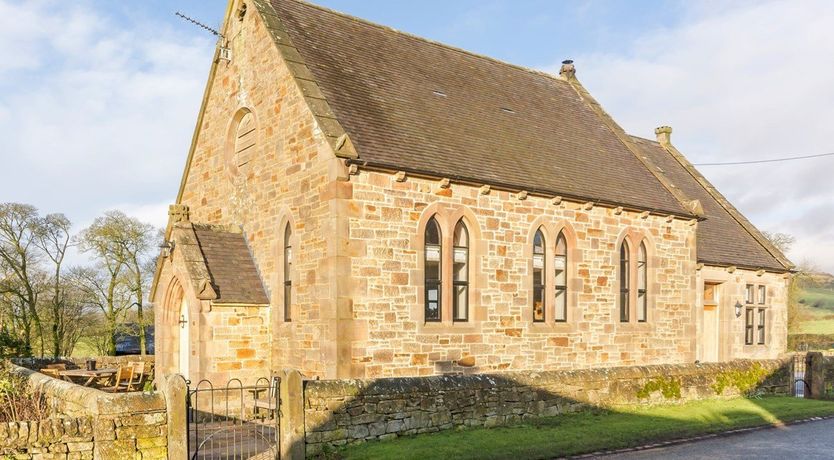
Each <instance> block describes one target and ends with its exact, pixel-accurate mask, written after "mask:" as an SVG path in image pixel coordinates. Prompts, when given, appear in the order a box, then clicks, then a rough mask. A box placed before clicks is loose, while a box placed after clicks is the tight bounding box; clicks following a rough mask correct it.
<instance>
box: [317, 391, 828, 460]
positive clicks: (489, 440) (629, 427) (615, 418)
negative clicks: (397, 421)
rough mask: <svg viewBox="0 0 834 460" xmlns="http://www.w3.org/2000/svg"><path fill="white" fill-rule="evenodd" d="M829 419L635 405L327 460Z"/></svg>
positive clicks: (550, 449) (561, 446) (533, 448)
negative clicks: (805, 419)
mask: <svg viewBox="0 0 834 460" xmlns="http://www.w3.org/2000/svg"><path fill="white" fill-rule="evenodd" d="M828 415H834V402H832V401H819V400H808V399H798V398H792V397H766V398H761V399H743V398H737V399H731V400H707V401H697V402H691V403H688V404H683V405H663V406H651V407H646V406H641V407H628V408H622V409H618V410H617V411H599V410H598V411H593V412H581V413H576V414H568V415H562V416H558V417H548V418H542V419H537V420H533V421H530V422H528V423H526V424H524V425H518V426H513V427H504V428H490V429H486V428H473V429H466V430H449V431H445V432H440V433H432V434H421V435H416V436H408V437H402V438H398V439H395V440H391V441H374V442H368V443H365V444H359V445H355V446H350V447H347V448H345V449H343V450H340V451H338V452H332V455H330V456H329V457H330V458H345V459H377V458H396V459H398V460H406V459H426V458H447V459H452V458H454V459H504V458H508V459H520V458H531V459H533V458H553V457H558V456H567V455H575V454H580V453H587V452H595V451H597V450H603V449H618V448H623V447H632V446H638V445H644V444H647V443H651V442H655V441H663V440H669V439H676V438H681V437H691V436H696V435H700V434H706V433H714V432H720V431H726V430H729V429H733V428H740V427H751V426H761V425H774V424H779V423H782V422H788V421H791V420H797V419H804V418H808V417H813V416H828Z"/></svg>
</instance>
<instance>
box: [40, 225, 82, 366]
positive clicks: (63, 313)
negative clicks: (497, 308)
mask: <svg viewBox="0 0 834 460" xmlns="http://www.w3.org/2000/svg"><path fill="white" fill-rule="evenodd" d="M70 227H72V223H71V222H70V220H69V219H67V218H66V216H64V215H63V214H49V215H47V216H46V217H44V218H43V219H41V222H40V225H39V226H38V231H37V238H36V240H35V244H37V245H38V247H39V248H40V249H41V250H42V251H43V253H44V254H45V255H46V256H47V257H48V258H49V260H50V261H52V270H53V271H52V279H51V280H50V281H51V283H50V286H49V289H50V290H51V293H50V294H51V298H50V299H49V301H48V312H49V316H50V322H51V323H52V324H51V326H52V327H51V331H50V332H51V339H52V340H51V341H52V356H53V357H55V358H57V357H59V356H67V355H69V352H71V350H67V349H65V348H64V345H65V340H64V337H65V336H66V334H67V332H68V330H67V329H68V327H72V326H74V324H73V323H74V322H75V320H77V319H78V316H77V314H78V313H79V312H76V311H75V309H69V308H67V306H68V297H67V286H65V283H64V278H63V272H62V269H63V265H64V258H65V257H66V254H67V249H68V248H69V247H70Z"/></svg>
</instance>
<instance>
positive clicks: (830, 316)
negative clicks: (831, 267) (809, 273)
mask: <svg viewBox="0 0 834 460" xmlns="http://www.w3.org/2000/svg"><path fill="white" fill-rule="evenodd" d="M797 310H798V313H799V318H798V320H799V321H798V325H797V328H796V330H795V331H791V332H793V333H801V334H834V288H832V287H831V285H824V286H816V287H804V288H803V289H801V290H800V293H799V304H798V305H797Z"/></svg>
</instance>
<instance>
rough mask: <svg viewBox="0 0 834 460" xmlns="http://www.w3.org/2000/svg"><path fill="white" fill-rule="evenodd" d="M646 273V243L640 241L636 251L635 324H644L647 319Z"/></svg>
mask: <svg viewBox="0 0 834 460" xmlns="http://www.w3.org/2000/svg"><path fill="white" fill-rule="evenodd" d="M647 271H648V259H647V258H646V243H645V242H644V241H641V242H640V247H639V248H638V250H637V322H640V323H645V322H646V319H647V317H648V293H647V289H646V287H647V286H648V276H647Z"/></svg>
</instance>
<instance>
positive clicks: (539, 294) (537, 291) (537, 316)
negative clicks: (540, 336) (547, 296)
mask: <svg viewBox="0 0 834 460" xmlns="http://www.w3.org/2000/svg"><path fill="white" fill-rule="evenodd" d="M533 321H536V322H541V321H544V287H538V288H533Z"/></svg>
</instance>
